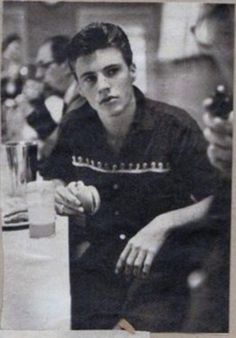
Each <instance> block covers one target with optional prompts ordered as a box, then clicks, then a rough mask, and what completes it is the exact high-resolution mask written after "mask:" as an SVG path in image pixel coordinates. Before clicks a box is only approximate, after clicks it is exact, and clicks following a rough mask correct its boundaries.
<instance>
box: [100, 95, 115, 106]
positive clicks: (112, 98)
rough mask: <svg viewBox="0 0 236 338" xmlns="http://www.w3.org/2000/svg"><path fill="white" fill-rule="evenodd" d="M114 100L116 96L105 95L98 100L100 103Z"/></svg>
mask: <svg viewBox="0 0 236 338" xmlns="http://www.w3.org/2000/svg"><path fill="white" fill-rule="evenodd" d="M115 100H117V96H106V97H104V98H103V99H102V100H101V101H100V105H101V104H106V103H112V102H113V101H115Z"/></svg>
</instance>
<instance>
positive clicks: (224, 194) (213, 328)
mask: <svg viewBox="0 0 236 338" xmlns="http://www.w3.org/2000/svg"><path fill="white" fill-rule="evenodd" d="M234 17H235V11H234V5H232V4H205V5H203V7H202V11H201V12H200V15H199V19H198V21H197V23H196V26H195V35H196V38H197V42H198V44H199V46H200V47H201V48H202V49H203V50H205V49H207V51H208V53H209V52H210V53H211V55H212V58H213V59H214V61H215V63H216V65H217V66H218V68H219V70H220V71H221V76H222V83H223V84H224V85H222V84H221V85H220V86H219V87H218V88H217V89H218V90H219V89H220V94H223V95H224V94H225V95H226V100H225V99H223V97H222V95H220V97H221V100H219V101H218V100H215V99H216V96H215V95H214V96H213V97H210V98H208V99H206V101H205V102H204V105H205V110H206V112H205V114H204V116H203V120H204V123H205V130H204V136H205V138H206V140H207V141H208V143H209V144H208V148H207V154H208V158H209V160H210V163H211V164H212V166H214V167H215V168H217V170H218V171H219V174H220V175H221V184H220V187H219V189H218V190H217V192H216V194H215V198H214V200H213V203H212V205H211V208H210V210H209V213H208V215H207V217H206V219H205V220H204V222H202V224H201V226H202V227H204V228H205V229H206V228H209V229H210V228H211V229H212V231H214V232H215V234H216V236H214V237H212V238H210V240H209V250H208V252H206V255H205V257H204V259H203V261H202V264H201V275H202V276H203V277H204V278H200V280H199V283H197V284H196V285H195V286H194V287H193V288H192V292H191V306H190V311H189V313H188V316H187V319H186V322H185V325H184V326H183V331H188V332H228V330H229V280H230V279H229V270H230V232H231V229H230V223H231V174H232V158H233V157H232V153H233V149H232V146H233V112H232V111H231V110H232V102H230V101H231V100H232V94H233V64H234ZM206 31H207V32H209V34H208V35H206V34H205V33H204V32H206ZM227 96H228V97H227ZM228 99H230V100H228ZM224 100H225V101H224ZM217 101H218V102H217ZM199 226H200V224H199Z"/></svg>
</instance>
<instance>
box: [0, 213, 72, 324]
mask: <svg viewBox="0 0 236 338" xmlns="http://www.w3.org/2000/svg"><path fill="white" fill-rule="evenodd" d="M3 249H4V292H3V313H2V322H1V327H2V329H11V330H40V329H41V330H58V329H59V330H68V329H69V328H70V292H69V258H68V222H67V218H66V217H58V218H57V222H56V235H53V236H51V237H48V238H40V239H32V238H30V237H29V230H18V231H8V232H4V233H3Z"/></svg>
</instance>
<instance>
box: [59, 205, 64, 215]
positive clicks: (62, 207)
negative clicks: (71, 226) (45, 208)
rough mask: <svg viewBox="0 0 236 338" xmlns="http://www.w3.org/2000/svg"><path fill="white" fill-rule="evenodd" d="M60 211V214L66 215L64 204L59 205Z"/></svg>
mask: <svg viewBox="0 0 236 338" xmlns="http://www.w3.org/2000/svg"><path fill="white" fill-rule="evenodd" d="M58 209H59V213H60V214H63V213H64V209H65V207H64V205H63V204H59V207H58Z"/></svg>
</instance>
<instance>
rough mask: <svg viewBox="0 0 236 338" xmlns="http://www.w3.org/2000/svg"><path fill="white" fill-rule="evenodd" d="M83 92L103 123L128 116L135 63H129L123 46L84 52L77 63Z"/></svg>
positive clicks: (76, 69) (132, 97)
mask: <svg viewBox="0 0 236 338" xmlns="http://www.w3.org/2000/svg"><path fill="white" fill-rule="evenodd" d="M75 71H76V75H77V78H78V82H79V90H80V94H81V95H82V96H84V97H85V98H86V99H87V101H88V102H89V104H90V105H91V107H92V108H94V109H95V110H96V111H97V113H98V115H99V117H100V120H101V121H102V123H103V124H108V123H116V122H117V119H119V118H121V119H124V116H125V113H126V111H127V109H129V107H130V105H131V104H132V103H131V102H132V100H133V99H134V92H133V87H132V83H133V82H134V80H135V67H134V65H131V66H130V67H129V66H127V64H126V62H125V60H124V58H123V56H122V54H121V52H120V50H118V49H117V48H113V47H109V48H105V49H98V50H97V51H95V52H94V53H92V54H90V55H87V56H81V57H79V58H78V59H77V61H76V63H75Z"/></svg>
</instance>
